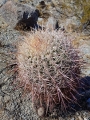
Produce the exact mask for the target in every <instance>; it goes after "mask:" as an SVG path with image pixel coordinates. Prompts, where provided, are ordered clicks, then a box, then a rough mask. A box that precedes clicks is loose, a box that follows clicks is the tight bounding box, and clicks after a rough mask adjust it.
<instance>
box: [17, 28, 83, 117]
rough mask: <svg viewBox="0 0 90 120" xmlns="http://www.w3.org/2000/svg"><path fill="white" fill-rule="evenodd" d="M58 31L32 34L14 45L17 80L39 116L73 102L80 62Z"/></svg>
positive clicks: (70, 45) (78, 77)
mask: <svg viewBox="0 0 90 120" xmlns="http://www.w3.org/2000/svg"><path fill="white" fill-rule="evenodd" d="M68 36H69V35H66V34H65V33H64V32H62V31H55V30H52V31H50V30H41V31H36V32H32V33H30V34H28V35H26V36H25V37H24V40H22V41H20V42H19V44H18V52H17V61H18V79H19V81H20V83H21V84H22V86H23V88H24V90H25V91H27V93H28V94H29V95H30V97H31V98H32V103H33V106H34V108H35V109H36V111H37V112H38V115H39V116H44V115H45V114H47V112H48V111H49V112H52V110H53V109H54V107H55V106H56V105H58V104H59V105H60V110H61V111H64V110H65V109H67V107H68V105H69V103H71V102H73V101H75V96H74V93H75V92H76V89H77V87H78V84H79V80H80V71H81V70H80V69H81V61H80V56H79V54H78V50H76V49H75V48H74V47H73V46H72V37H70V36H69V37H68Z"/></svg>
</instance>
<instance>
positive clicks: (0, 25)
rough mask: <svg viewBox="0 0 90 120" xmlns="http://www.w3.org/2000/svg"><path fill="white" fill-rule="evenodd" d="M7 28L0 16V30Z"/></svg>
mask: <svg viewBox="0 0 90 120" xmlns="http://www.w3.org/2000/svg"><path fill="white" fill-rule="evenodd" d="M7 26H8V24H7V23H6V22H5V20H4V18H3V17H2V16H0V30H1V29H4V28H6V27H7Z"/></svg>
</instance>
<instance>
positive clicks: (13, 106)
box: [0, 0, 90, 120]
mask: <svg viewBox="0 0 90 120" xmlns="http://www.w3.org/2000/svg"><path fill="white" fill-rule="evenodd" d="M36 9H37V10H39V15H38V16H36V14H34V13H35V10H36ZM24 12H28V17H30V16H31V14H32V13H33V14H34V15H35V16H34V17H36V21H35V28H36V27H37V26H39V27H40V28H46V27H49V29H61V30H62V31H64V32H65V33H66V34H67V35H69V34H72V35H73V36H75V38H74V40H73V45H74V47H76V48H78V49H79V50H80V54H81V55H82V59H83V60H84V61H85V67H84V68H82V70H81V71H82V74H81V76H82V77H84V79H82V81H83V83H84V89H80V90H78V92H79V93H80V94H82V95H83V97H81V98H80V96H79V97H78V96H77V99H78V103H79V105H74V107H73V108H74V109H75V110H69V111H68V112H67V113H60V111H58V107H57V109H55V110H54V111H53V114H50V115H49V116H48V117H47V118H39V117H38V116H37V114H36V112H35V110H34V109H33V107H32V103H31V100H30V98H28V96H25V95H24V94H23V89H22V88H19V87H18V86H17V87H16V85H17V81H15V80H16V74H17V73H16V72H15V69H14V68H15V66H16V61H15V57H16V56H15V53H16V52H17V48H16V44H17V43H18V41H19V40H21V39H23V36H25V35H26V34H27V33H29V32H30V29H28V30H27V29H22V27H20V26H19V27H18V24H17V23H20V20H22V19H23V17H24V16H23V14H24ZM25 15H26V14H25ZM37 17H38V18H37ZM32 24H33V23H32ZM20 25H21V24H20ZM26 25H27V24H26ZM29 26H30V24H29ZM25 27H26V26H25ZM26 28H27V27H26ZM87 76H88V77H87ZM44 119H45V120H90V1H89V0H84V1H83V0H81V1H78V0H45V2H44V1H41V0H0V120H44Z"/></svg>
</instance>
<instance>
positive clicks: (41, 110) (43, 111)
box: [37, 107, 45, 117]
mask: <svg viewBox="0 0 90 120" xmlns="http://www.w3.org/2000/svg"><path fill="white" fill-rule="evenodd" d="M37 112H38V115H39V116H40V117H42V116H44V114H45V110H44V107H40V108H39V109H38V111H37Z"/></svg>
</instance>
